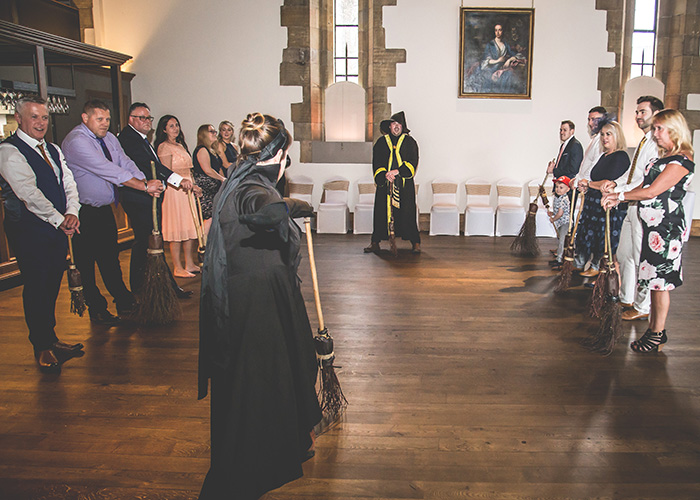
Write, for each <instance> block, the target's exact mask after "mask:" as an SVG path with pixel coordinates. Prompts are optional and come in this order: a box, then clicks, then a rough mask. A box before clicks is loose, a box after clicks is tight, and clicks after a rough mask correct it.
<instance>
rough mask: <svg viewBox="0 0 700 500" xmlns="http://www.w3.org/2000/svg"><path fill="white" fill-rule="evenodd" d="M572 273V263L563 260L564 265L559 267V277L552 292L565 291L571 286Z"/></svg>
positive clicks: (571, 261)
mask: <svg viewBox="0 0 700 500" xmlns="http://www.w3.org/2000/svg"><path fill="white" fill-rule="evenodd" d="M573 273H574V261H573V260H569V259H566V258H565V259H564V263H563V264H562V265H561V271H559V277H558V278H557V284H556V286H555V287H554V291H555V292H557V293H560V292H564V291H566V290H567V289H568V288H569V287H570V286H571V275H572V274H573Z"/></svg>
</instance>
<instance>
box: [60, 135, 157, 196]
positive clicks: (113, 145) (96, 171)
mask: <svg viewBox="0 0 700 500" xmlns="http://www.w3.org/2000/svg"><path fill="white" fill-rule="evenodd" d="M104 142H105V144H106V145H107V149H108V150H109V153H110V155H111V156H112V161H109V160H108V159H107V157H106V156H105V154H104V151H103V150H102V146H101V145H100V142H99V141H98V139H97V136H96V135H95V134H93V133H92V132H91V131H90V129H89V128H87V126H86V125H85V124H84V123H81V124H80V125H78V126H77V127H75V128H74V129H73V130H71V131H70V132H69V133H68V135H67V136H66V138H65V139H64V140H63V143H62V144H61V149H62V150H63V154H64V155H65V157H66V164H67V165H68V168H70V169H71V171H72V172H73V177H74V178H75V183H76V184H77V185H78V193H79V195H80V203H82V204H84V205H91V206H93V207H102V206H105V205H109V204H110V203H114V202H116V201H117V190H116V188H117V187H118V186H121V185H122V184H123V183H125V182H126V181H128V180H129V179H131V178H136V179H141V180H145V179H146V176H145V175H144V174H143V172H141V170H139V168H138V167H137V166H136V164H135V163H134V162H133V161H132V160H131V159H130V158H129V157H128V156H126V154H125V153H124V150H123V149H122V146H121V144H120V143H119V139H117V138H116V137H115V136H114V134H112V133H111V132H107V135H106V136H105V137H104Z"/></svg>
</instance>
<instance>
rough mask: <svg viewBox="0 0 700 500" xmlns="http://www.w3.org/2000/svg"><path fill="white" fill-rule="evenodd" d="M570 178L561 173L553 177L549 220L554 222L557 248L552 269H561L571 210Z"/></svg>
mask: <svg viewBox="0 0 700 500" xmlns="http://www.w3.org/2000/svg"><path fill="white" fill-rule="evenodd" d="M570 184H571V179H569V178H568V177H567V176H565V175H562V176H561V177H557V178H556V179H554V194H555V196H554V201H553V202H552V210H551V211H550V212H549V220H550V221H552V224H554V229H556V231H557V237H558V238H559V248H557V258H556V260H554V261H552V262H551V263H552V265H553V269H554V270H558V269H561V259H562V255H563V254H564V244H565V243H566V233H567V232H568V231H569V216H570V215H569V213H570V211H571V202H570V201H569V196H568V195H567V193H568V192H569V189H570V187H569V185H570Z"/></svg>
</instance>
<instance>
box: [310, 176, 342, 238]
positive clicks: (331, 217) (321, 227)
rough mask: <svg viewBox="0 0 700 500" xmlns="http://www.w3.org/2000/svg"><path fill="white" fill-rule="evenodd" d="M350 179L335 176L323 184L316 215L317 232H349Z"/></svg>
mask: <svg viewBox="0 0 700 500" xmlns="http://www.w3.org/2000/svg"><path fill="white" fill-rule="evenodd" d="M349 187H350V181H348V180H347V179H345V178H343V177H333V178H331V179H328V180H327V181H326V182H325V183H324V184H323V196H322V197H321V203H320V204H319V206H318V215H317V217H316V224H317V227H316V232H317V233H319V234H320V233H335V234H345V233H347V232H348V219H349V218H350V210H349V208H348V188H349Z"/></svg>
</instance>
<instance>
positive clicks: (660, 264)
mask: <svg viewBox="0 0 700 500" xmlns="http://www.w3.org/2000/svg"><path fill="white" fill-rule="evenodd" d="M673 163H675V164H678V165H681V166H682V167H684V168H685V169H687V170H688V174H687V175H685V176H684V177H683V178H682V179H681V180H680V181H678V183H677V184H676V185H675V186H673V187H671V188H670V189H669V190H667V191H664V192H663V193H661V194H660V195H658V196H657V197H656V198H652V199H650V200H644V201H640V202H639V211H638V213H639V218H640V219H641V221H642V228H643V231H644V233H643V234H644V236H643V239H642V254H641V258H640V259H639V261H640V263H639V278H638V286H640V287H644V288H649V289H651V290H673V289H674V288H676V287H679V286H681V285H682V284H683V269H682V268H681V248H682V247H683V241H684V239H687V238H684V236H687V234H686V233H687V231H689V230H690V228H688V227H686V220H685V209H684V207H683V199H684V198H685V193H686V191H687V189H688V186H689V185H690V182H691V181H692V180H693V174H694V172H695V164H694V163H693V162H692V161H690V160H689V159H688V158H686V157H685V156H683V155H674V156H669V157H666V158H659V159H658V160H656V161H655V162H653V163H649V165H648V166H647V168H646V171H645V173H644V181H643V183H642V185H643V186H644V187H648V186H650V185H651V183H652V182H654V179H656V178H657V177H658V176H659V174H660V173H661V172H663V171H664V169H665V168H666V166H667V165H670V164H673Z"/></svg>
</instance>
